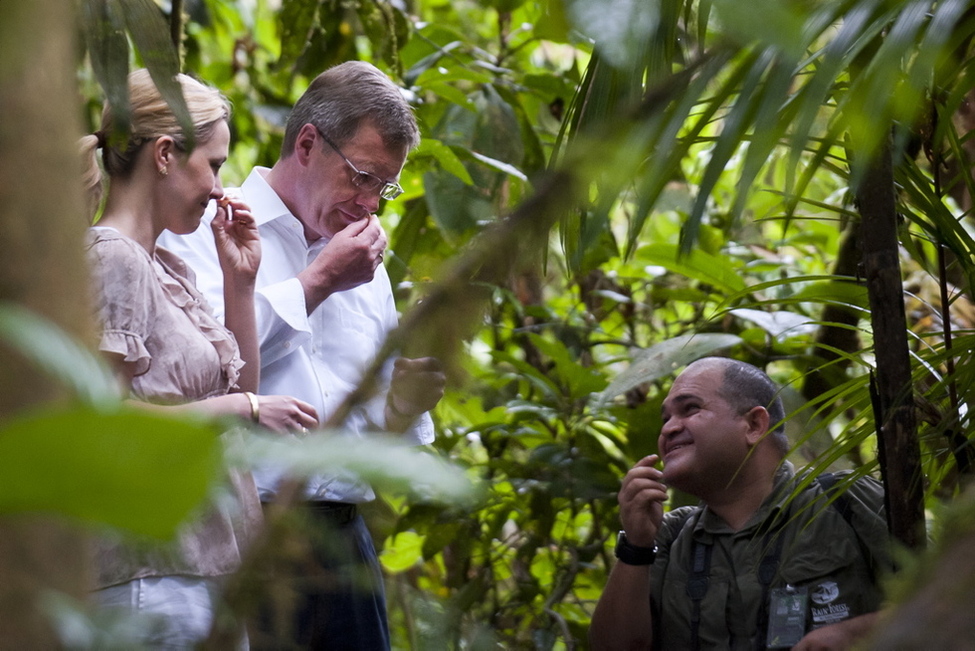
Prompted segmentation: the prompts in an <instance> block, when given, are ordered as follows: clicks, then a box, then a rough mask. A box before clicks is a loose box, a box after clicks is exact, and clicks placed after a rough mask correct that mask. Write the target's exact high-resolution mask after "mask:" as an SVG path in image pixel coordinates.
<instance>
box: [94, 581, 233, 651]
mask: <svg viewBox="0 0 975 651" xmlns="http://www.w3.org/2000/svg"><path fill="white" fill-rule="evenodd" d="M216 595H217V583H216V582H215V581H213V580H208V579H202V578H199V577H186V576H163V577H158V578H148V579H135V580H134V581H129V582H128V583H122V584H120V585H113V586H111V587H108V588H103V589H101V590H97V591H96V592H95V595H94V596H95V602H96V603H97V604H98V605H99V607H101V608H107V609H112V608H118V609H123V610H128V611H129V612H138V613H142V614H146V615H149V617H147V618H146V619H147V620H148V621H146V628H145V629H144V636H143V637H142V641H143V643H144V644H145V645H146V646H148V647H149V648H152V649H192V648H193V647H194V646H196V645H197V644H199V643H200V642H202V641H203V640H205V639H206V637H207V635H208V634H209V632H210V626H211V624H212V623H213V609H214V608H213V604H214V599H215V598H216ZM237 648H238V650H239V651H247V649H248V648H249V645H248V643H247V636H246V634H242V640H241V644H239V645H238V647H237Z"/></svg>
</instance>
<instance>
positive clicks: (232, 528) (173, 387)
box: [88, 227, 261, 587]
mask: <svg viewBox="0 0 975 651" xmlns="http://www.w3.org/2000/svg"><path fill="white" fill-rule="evenodd" d="M88 255H89V261H90V263H91V267H92V276H93V281H94V289H95V292H94V298H95V304H96V305H97V308H98V314H99V317H100V320H101V324H102V335H101V341H100V343H99V349H100V350H102V351H104V352H106V353H109V354H114V355H120V356H122V358H123V360H124V361H125V363H127V364H131V365H133V366H134V375H135V377H134V378H133V380H132V396H133V397H135V398H138V399H139V400H143V401H145V402H151V403H157V404H177V403H185V402H192V401H196V400H201V399H203V398H209V397H212V396H220V395H224V394H226V393H228V392H229V391H230V390H231V389H232V388H235V387H236V384H237V378H238V377H239V375H240V368H241V367H242V366H243V365H244V362H243V361H242V360H241V359H240V352H239V349H238V347H237V342H236V340H235V339H234V336H233V334H232V333H231V332H230V331H229V330H227V329H226V328H225V327H224V326H223V325H222V324H220V323H219V322H218V321H217V320H216V319H215V318H214V317H213V315H212V311H211V310H210V307H209V306H208V305H207V303H206V300H205V299H204V298H203V296H202V295H201V294H200V292H199V291H197V289H196V283H195V276H194V274H193V272H192V270H191V269H189V267H187V266H186V264H185V263H184V262H183V261H182V259H180V258H179V257H178V256H176V255H175V254H173V253H170V252H169V251H167V250H165V249H163V248H160V247H156V250H155V254H154V255H153V256H151V257H150V255H149V253H148V252H147V251H146V250H145V249H144V248H142V246H140V245H139V244H138V243H137V242H135V241H134V240H132V239H129V238H128V237H125V236H124V235H122V234H121V233H119V232H118V231H116V230H115V229H112V228H103V227H95V228H92V229H90V231H89V236H88ZM229 479H230V484H231V492H232V493H234V494H235V497H236V499H234V500H219V501H218V503H215V504H214V505H213V506H212V508H211V509H210V510H209V511H208V513H207V514H206V515H204V516H203V517H201V518H200V519H199V520H197V521H196V522H194V523H191V524H188V525H186V526H185V527H184V528H183V529H182V530H181V532H180V534H179V536H178V540H176V541H175V542H174V543H172V544H167V545H159V544H146V545H142V544H133V542H132V541H131V540H127V541H125V542H123V541H122V540H121V538H116V539H113V540H111V541H108V540H106V541H104V542H103V543H102V544H100V545H99V549H98V561H99V562H98V587H107V586H110V585H115V584H118V583H124V582H126V581H131V580H133V579H138V578H146V577H158V576H167V575H173V574H180V575H187V576H220V575H223V574H229V573H231V572H233V571H234V570H236V569H237V567H239V565H240V559H241V552H242V550H243V548H244V547H245V546H246V544H247V542H248V540H249V539H250V538H251V537H252V536H253V534H254V533H255V531H256V528H257V527H258V526H260V522H261V506H260V501H259V499H258V496H257V489H256V488H255V487H254V482H253V479H252V478H251V476H250V474H249V473H247V474H239V473H232V474H231V477H230V478H229Z"/></svg>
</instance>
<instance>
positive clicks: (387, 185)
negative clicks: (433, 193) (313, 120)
mask: <svg viewBox="0 0 975 651" xmlns="http://www.w3.org/2000/svg"><path fill="white" fill-rule="evenodd" d="M315 130H316V131H318V135H320V136H321V137H322V140H324V141H325V142H327V143H328V144H329V146H330V147H331V148H332V149H334V150H335V153H336V154H338V155H339V156H341V157H342V160H344V161H345V164H346V165H348V166H349V167H350V168H352V171H353V172H355V174H353V176H352V184H353V185H354V186H355V187H357V188H362V189H363V190H365V191H366V192H375V191H376V190H379V196H380V197H382V198H383V199H389V200H393V199H395V198H396V197H398V196H399V195H401V194H403V188H402V186H400V184H399V183H394V182H393V181H384V180H383V179H381V178H379V177H378V176H376V175H375V174H370V173H369V172H363V171H362V170H360V169H359V168H358V167H356V166H355V165H353V164H352V161H350V160H349V159H348V158H346V157H345V154H343V153H342V150H341V149H339V148H338V146H337V145H336V144H335V143H334V142H332V141H331V140H330V139H329V137H328V136H326V135H325V134H324V133H322V130H321V129H319V128H318V127H315Z"/></svg>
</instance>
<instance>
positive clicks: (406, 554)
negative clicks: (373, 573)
mask: <svg viewBox="0 0 975 651" xmlns="http://www.w3.org/2000/svg"><path fill="white" fill-rule="evenodd" d="M421 560H423V537H422V536H420V535H418V534H416V533H415V532H413V531H402V532H400V533H398V534H396V535H395V536H392V537H391V538H390V539H389V540H388V541H387V542H386V546H385V547H383V551H382V553H381V554H380V555H379V561H380V562H381V563H382V564H383V567H384V568H385V569H386V571H388V572H393V573H396V572H403V571H405V570H408V569H410V568H411V567H413V566H414V565H416V564H417V563H419V562H420V561H421Z"/></svg>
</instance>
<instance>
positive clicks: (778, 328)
mask: <svg viewBox="0 0 975 651" xmlns="http://www.w3.org/2000/svg"><path fill="white" fill-rule="evenodd" d="M731 313H732V314H734V315H735V316H736V317H738V318H740V319H745V320H747V321H751V322H752V323H754V324H755V325H757V326H758V327H760V328H761V329H762V330H764V331H765V332H767V333H768V334H770V335H772V336H773V337H775V338H776V339H779V338H786V337H789V336H796V335H799V334H809V333H810V332H812V331H815V330H816V324H815V323H813V321H812V319H810V318H808V317H805V316H803V315H801V314H795V313H794V312H786V311H784V310H778V311H775V312H765V311H763V310H752V309H749V308H737V309H734V310H731Z"/></svg>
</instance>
